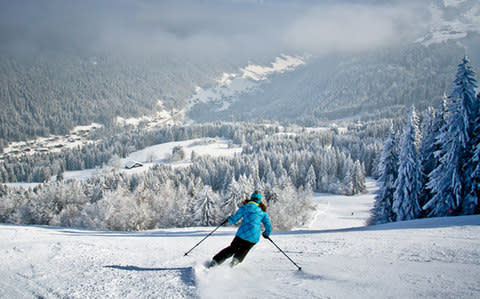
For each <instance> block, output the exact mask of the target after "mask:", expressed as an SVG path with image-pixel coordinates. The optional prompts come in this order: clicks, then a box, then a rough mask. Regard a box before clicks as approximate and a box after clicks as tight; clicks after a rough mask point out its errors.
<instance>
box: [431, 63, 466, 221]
mask: <svg viewBox="0 0 480 299" xmlns="http://www.w3.org/2000/svg"><path fill="white" fill-rule="evenodd" d="M474 88H475V79H474V78H473V71H472V70H471V67H470V65H469V61H468V59H467V58H466V57H465V58H464V59H463V61H462V63H461V64H460V65H459V66H458V71H457V76H456V79H455V81H454V85H453V91H452V93H451V94H450V96H449V97H448V100H449V102H448V114H447V118H446V123H445V126H444V128H443V129H442V130H441V132H440V134H439V135H438V136H437V138H436V142H437V144H438V145H439V146H440V150H439V151H438V152H437V155H438V158H439V165H438V166H437V167H436V168H435V169H434V170H433V171H432V172H431V174H430V176H429V182H428V184H427V187H428V188H430V189H431V190H432V192H433V193H434V194H433V197H432V199H431V200H430V201H429V202H427V203H426V204H425V206H424V209H428V210H429V211H430V212H429V215H430V216H445V215H448V214H449V213H455V214H456V213H462V212H461V208H462V201H463V196H464V194H465V193H466V192H465V190H464V188H465V186H466V185H467V184H469V183H468V180H467V179H466V175H465V172H464V167H463V166H464V164H465V163H467V162H468V158H467V157H468V151H467V149H468V144H469V142H470V140H469V139H470V134H469V131H471V130H472V129H471V128H470V120H469V117H471V115H473V112H472V109H473V108H472V106H473V103H474V100H475V97H474Z"/></svg>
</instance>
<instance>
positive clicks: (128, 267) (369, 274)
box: [0, 181, 480, 299]
mask: <svg viewBox="0 0 480 299" xmlns="http://www.w3.org/2000/svg"><path fill="white" fill-rule="evenodd" d="M368 189H369V193H368V194H365V195H358V196H352V197H346V196H335V195H326V194H317V195H316V196H315V200H316V202H317V203H318V210H317V213H316V215H315V217H314V219H313V220H312V223H311V224H309V225H308V226H307V227H305V228H299V229H297V230H294V231H291V232H275V233H274V234H273V235H272V239H273V240H274V241H275V242H276V243H277V244H278V245H279V246H280V247H281V248H282V249H283V250H284V251H285V252H286V253H287V254H288V255H289V256H290V257H291V258H292V259H293V260H294V261H295V262H296V263H298V264H299V265H300V266H301V267H302V268H303V270H302V271H297V269H296V267H295V266H294V265H293V264H291V263H290V262H289V261H288V260H287V259H286V258H285V257H284V256H283V255H282V254H281V253H280V252H278V250H277V249H276V248H275V247H274V246H273V245H272V244H271V243H270V242H269V241H268V240H265V239H262V240H261V241H260V242H259V243H258V244H257V245H256V246H255V247H254V249H253V250H252V251H251V252H250V253H249V255H248V256H247V258H246V259H245V261H244V263H242V264H240V265H239V266H238V267H236V268H233V269H231V268H230V267H229V266H228V265H226V264H224V265H222V266H220V267H218V268H214V269H209V270H207V269H205V267H204V263H205V262H206V261H207V260H209V259H210V258H211V256H213V255H214V254H215V253H216V252H217V251H218V250H220V249H222V248H223V247H225V246H226V245H228V243H229V242H230V241H231V239H232V238H233V235H234V233H235V227H222V228H221V229H219V230H218V231H217V232H216V233H215V234H214V235H213V236H212V237H210V238H208V239H206V240H205V242H203V243H202V244H201V245H200V246H199V247H197V248H196V249H195V250H193V251H192V252H191V253H190V254H189V255H188V256H186V257H185V256H184V253H185V252H186V251H188V250H189V249H190V248H191V247H192V246H193V245H195V244H196V243H197V242H198V241H200V240H201V239H202V238H203V237H204V236H205V235H206V234H207V233H208V232H210V231H211V230H212V229H213V228H203V227H202V228H185V229H183V228H182V229H168V230H154V231H147V232H136V233H127V232H106V231H90V230H82V229H71V228H59V227H43V226H42V227H39V226H13V225H0V257H1V258H0V298H229V299H233V298H480V284H479V281H480V280H479V277H480V216H468V217H450V218H442V219H426V220H417V221H409V222H402V223H393V224H386V225H379V226H373V227H364V223H365V220H366V218H367V217H368V210H369V209H370V207H371V205H372V203H373V194H372V192H373V190H374V183H373V182H372V181H370V182H369V183H368Z"/></svg>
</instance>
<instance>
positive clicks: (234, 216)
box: [228, 206, 244, 224]
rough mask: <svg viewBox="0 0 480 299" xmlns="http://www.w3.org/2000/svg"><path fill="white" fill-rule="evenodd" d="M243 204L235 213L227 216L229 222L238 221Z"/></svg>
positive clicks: (241, 214) (241, 215)
mask: <svg viewBox="0 0 480 299" xmlns="http://www.w3.org/2000/svg"><path fill="white" fill-rule="evenodd" d="M243 207H244V206H242V207H241V208H240V209H238V210H237V212H236V213H235V215H233V216H230V217H228V222H230V223H231V224H235V223H237V222H238V220H240V219H241V218H242V217H243V211H244V208H243Z"/></svg>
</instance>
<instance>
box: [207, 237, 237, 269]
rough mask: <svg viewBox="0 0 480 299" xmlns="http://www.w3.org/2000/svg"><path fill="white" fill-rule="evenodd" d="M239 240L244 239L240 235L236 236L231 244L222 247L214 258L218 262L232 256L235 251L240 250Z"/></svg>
mask: <svg viewBox="0 0 480 299" xmlns="http://www.w3.org/2000/svg"><path fill="white" fill-rule="evenodd" d="M239 240H242V239H240V238H238V237H235V238H234V239H233V241H232V243H231V244H230V246H228V247H226V248H224V249H222V250H221V251H220V252H219V253H217V254H216V255H215V256H214V257H213V260H215V261H216V262H217V263H218V264H221V263H223V262H224V261H225V260H226V259H228V258H229V257H231V256H232V255H234V254H235V252H237V251H238V248H239V246H240V243H239Z"/></svg>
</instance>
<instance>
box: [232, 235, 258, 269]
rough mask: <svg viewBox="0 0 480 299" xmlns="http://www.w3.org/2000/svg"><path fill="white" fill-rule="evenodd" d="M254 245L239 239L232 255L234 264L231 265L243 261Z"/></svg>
mask: <svg viewBox="0 0 480 299" xmlns="http://www.w3.org/2000/svg"><path fill="white" fill-rule="evenodd" d="M254 245H255V243H252V242H249V241H247V240H243V239H240V242H239V246H238V247H237V250H236V251H235V253H234V255H233V259H234V262H233V264H238V263H241V262H242V261H243V259H245V256H246V255H247V253H248V252H249V251H250V249H252V247H253V246H254Z"/></svg>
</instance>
